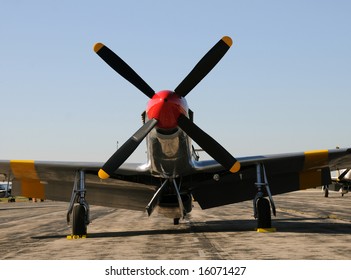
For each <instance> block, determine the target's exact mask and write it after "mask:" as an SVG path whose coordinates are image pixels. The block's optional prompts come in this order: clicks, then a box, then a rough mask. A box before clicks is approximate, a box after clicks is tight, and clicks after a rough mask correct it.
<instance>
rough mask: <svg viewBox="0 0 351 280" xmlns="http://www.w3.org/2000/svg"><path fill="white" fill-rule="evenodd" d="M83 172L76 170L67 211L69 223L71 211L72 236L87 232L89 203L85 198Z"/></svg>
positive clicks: (80, 235)
mask: <svg viewBox="0 0 351 280" xmlns="http://www.w3.org/2000/svg"><path fill="white" fill-rule="evenodd" d="M85 193H86V188H85V173H84V171H82V170H80V171H77V172H76V177H75V180H74V185H73V190H72V196H71V202H70V205H69V208H68V211H67V223H68V224H70V216H71V214H72V212H73V221H72V236H73V237H83V236H86V234H87V226H88V224H89V223H90V221H89V205H88V203H87V201H86V199H85Z"/></svg>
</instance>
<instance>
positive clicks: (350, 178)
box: [323, 168, 351, 197]
mask: <svg viewBox="0 0 351 280" xmlns="http://www.w3.org/2000/svg"><path fill="white" fill-rule="evenodd" d="M336 174H337V177H335V176H332V182H333V184H334V188H335V190H336V189H338V191H339V192H340V193H341V196H344V195H345V194H347V193H348V192H349V191H350V188H351V169H350V168H347V169H342V170H337V171H336ZM323 190H324V196H325V197H328V196H329V186H324V187H323Z"/></svg>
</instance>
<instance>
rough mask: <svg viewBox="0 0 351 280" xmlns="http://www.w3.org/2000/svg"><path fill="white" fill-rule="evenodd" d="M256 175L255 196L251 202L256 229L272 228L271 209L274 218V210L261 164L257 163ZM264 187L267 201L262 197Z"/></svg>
mask: <svg viewBox="0 0 351 280" xmlns="http://www.w3.org/2000/svg"><path fill="white" fill-rule="evenodd" d="M256 175H257V182H256V184H255V185H256V187H257V194H256V196H255V198H254V200H253V208H254V217H255V219H257V228H258V229H259V228H272V219H271V208H272V212H273V215H274V216H276V210H275V204H274V201H273V197H272V194H271V191H270V188H269V184H268V180H267V175H266V170H265V168H264V165H263V164H260V163H259V164H257V165H256ZM262 175H263V176H262ZM262 179H263V180H262ZM264 187H265V189H266V192H267V194H268V198H269V199H267V198H265V197H264V193H263V188H264Z"/></svg>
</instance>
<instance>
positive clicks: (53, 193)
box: [0, 36, 351, 235]
mask: <svg viewBox="0 0 351 280" xmlns="http://www.w3.org/2000/svg"><path fill="white" fill-rule="evenodd" d="M231 45H232V40H231V38H229V37H227V36H225V37H223V38H222V39H221V40H219V41H218V42H217V43H216V44H215V45H214V47H213V48H212V49H210V51H209V52H208V53H207V54H206V55H205V56H204V57H203V58H202V59H201V60H200V61H199V62H198V64H197V65H196V66H195V67H194V69H193V70H192V71H191V72H190V73H189V74H188V76H186V77H185V79H184V80H183V81H182V82H181V83H180V84H179V85H178V86H177V87H176V88H175V90H174V91H170V90H162V91H159V92H155V91H154V90H153V89H152V88H151V87H150V86H149V85H148V84H147V83H146V82H145V81H144V80H143V79H142V78H141V77H140V76H139V75H138V74H137V73H136V72H135V71H134V70H133V69H132V68H131V67H130V66H129V65H128V64H126V63H125V62H124V61H123V60H122V59H121V58H120V57H119V56H117V55H116V54H115V53H114V52H112V51H111V50H110V49H109V48H108V47H106V46H105V45H103V44H101V43H97V44H95V46H94V51H95V52H96V53H97V54H98V55H99V56H100V57H101V58H102V59H103V60H104V61H105V62H106V63H107V64H108V65H109V66H111V67H112V68H113V69H114V70H115V71H116V72H117V73H119V74H120V75H121V76H122V77H124V78H125V79H126V80H127V81H129V82H130V83H131V84H133V85H134V86H135V87H136V88H138V89H139V90H140V91H141V92H143V93H144V94H145V95H146V96H147V97H148V98H150V100H149V102H148V104H147V107H146V111H145V112H144V113H143V114H142V117H143V124H142V126H141V128H140V129H138V130H137V131H136V132H135V133H134V134H133V135H132V136H131V137H130V138H129V140H127V142H125V143H124V144H123V145H122V146H121V147H120V148H119V149H118V150H117V151H116V152H115V153H114V154H113V155H112V156H111V157H110V159H109V160H108V161H107V162H106V163H105V164H103V163H89V162H80V163H79V162H74V163H72V162H50V161H22V160H2V161H0V171H1V172H5V171H6V170H10V172H11V176H14V177H15V179H16V182H15V181H14V183H16V184H14V187H13V193H14V194H15V193H20V194H22V195H24V196H27V197H36V198H41V199H52V200H62V201H70V205H69V209H68V213H67V221H68V222H70V216H71V214H72V212H73V219H72V220H73V222H72V234H73V235H86V233H87V225H88V224H89V222H90V220H89V211H90V210H89V204H88V201H89V203H90V204H95V205H103V206H110V207H117V208H125V209H132V210H141V211H145V210H146V211H147V213H148V214H149V215H151V214H152V212H153V211H154V209H156V208H158V209H159V211H160V212H161V213H163V214H165V215H166V216H168V217H170V218H172V219H173V223H174V224H178V223H179V220H180V219H182V218H184V217H185V216H186V215H187V214H188V213H189V212H191V210H192V207H193V200H195V201H197V202H198V204H199V205H200V207H201V208H202V209H208V208H212V207H217V206H222V205H227V204H231V203H237V202H241V201H245V200H253V210H254V217H255V218H256V219H257V227H258V228H271V213H273V214H274V215H275V205H274V202H273V197H272V196H273V195H277V194H282V193H287V192H292V191H296V190H301V189H306V188H313V187H317V186H323V185H328V184H330V183H331V175H330V171H331V170H337V169H342V168H349V167H350V166H351V154H350V153H351V149H335V150H318V151H307V152H303V153H290V154H278V155H268V156H251V157H243V158H238V159H235V158H234V157H233V156H232V155H231V153H229V152H228V151H227V150H226V149H225V148H224V147H222V146H221V145H220V144H219V143H218V142H217V141H216V140H214V139H213V138H212V137H211V136H210V135H208V134H207V133H206V132H205V131H203V130H202V129H201V128H199V127H198V126H197V125H196V124H195V123H194V114H193V112H192V111H191V110H190V109H189V107H188V104H187V102H186V99H185V98H186V96H187V95H188V93H189V92H190V91H191V90H192V89H193V88H194V87H195V86H196V85H197V84H198V83H199V82H200V81H201V80H202V79H203V78H204V77H205V76H206V75H207V74H208V73H209V72H210V71H211V70H212V68H213V67H214V66H215V65H216V64H217V63H218V62H219V61H220V59H221V58H222V57H223V56H224V54H225V53H226V52H227V51H228V49H229V48H230V47H231ZM170 67H171V66H170ZM123 98H126V97H125V96H123ZM199 98H201V97H200V96H199ZM213 102H216V103H220V102H221V101H220V100H217V99H216V98H215V95H214V96H213ZM117 106H118V104H117ZM131 106H132V104H131ZM83 109H84V108H83ZM248 111H249V108H248ZM208 114H209V115H211V114H215V112H213V111H210V112H208ZM226 121H227V122H228V130H227V131H228V133H235V134H236V135H237V137H243V135H244V134H243V133H242V132H240V131H237V129H236V128H235V124H236V123H237V122H244V121H245V116H237V115H236V114H235V112H233V118H232V119H231V120H223V122H226ZM126 122H127V121H124V123H126ZM117 125H118V124H117ZM249 125H250V124H247V126H248V129H249ZM101 126H102V127H103V128H104V129H115V127H113V128H112V127H104V124H103V123H102V124H101ZM145 138H146V146H147V161H146V163H143V164H132V163H125V161H126V160H127V159H128V157H129V156H130V155H131V154H132V153H133V152H134V151H135V149H136V148H137V147H138V145H139V144H140V143H141V142H142V141H143V139H145ZM192 140H194V141H195V142H196V143H197V144H198V145H199V146H200V147H201V148H202V149H203V150H204V151H206V152H207V153H208V154H209V155H210V156H211V157H212V158H213V160H205V161H200V160H199V158H198V156H197V154H196V152H195V150H194V148H193V146H192V143H191V141H192ZM257 141H258V142H259V141H260V140H259V139H257ZM87 152H89V151H87ZM97 175H98V176H97ZM72 184H73V190H72ZM70 197H71V199H70ZM233 215H234V216H235V215H236V213H233Z"/></svg>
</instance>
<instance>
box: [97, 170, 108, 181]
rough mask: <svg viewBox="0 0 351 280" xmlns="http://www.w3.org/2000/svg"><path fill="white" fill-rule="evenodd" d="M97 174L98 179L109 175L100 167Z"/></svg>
mask: <svg viewBox="0 0 351 280" xmlns="http://www.w3.org/2000/svg"><path fill="white" fill-rule="evenodd" d="M98 176H99V178H100V179H107V178H109V177H110V175H108V174H107V173H106V172H105V171H104V170H102V169H100V170H99V173H98Z"/></svg>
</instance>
